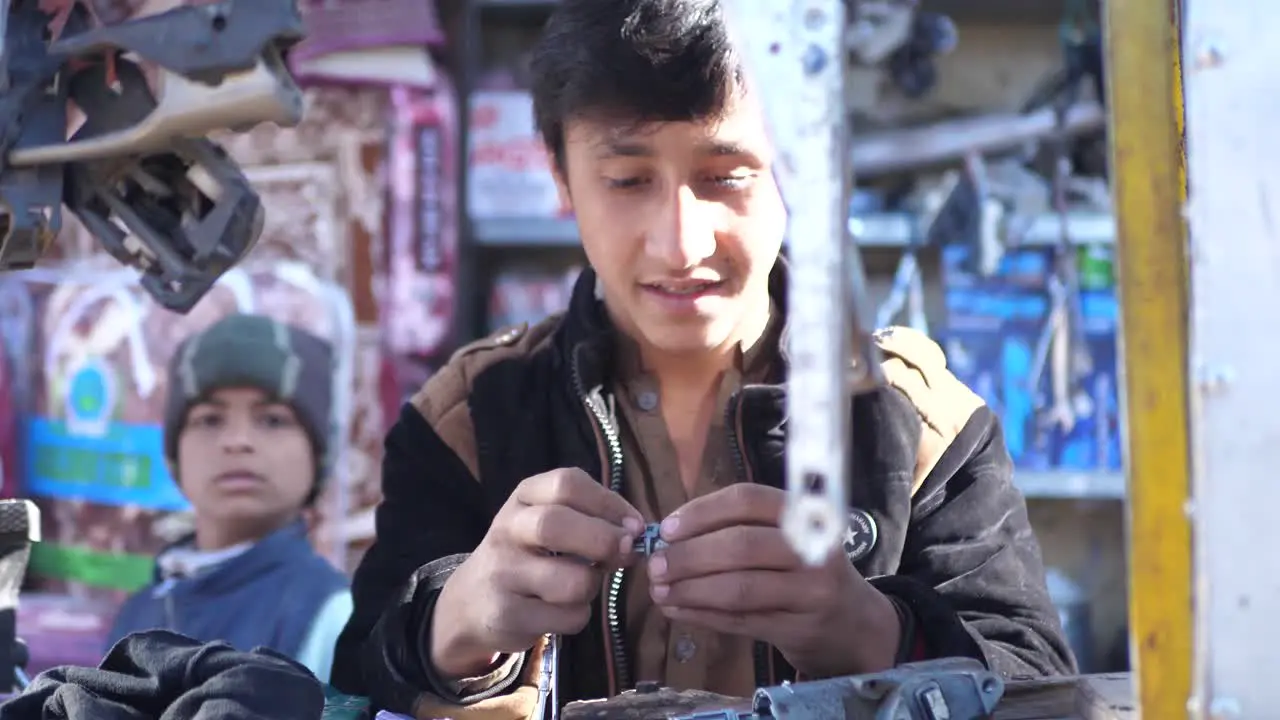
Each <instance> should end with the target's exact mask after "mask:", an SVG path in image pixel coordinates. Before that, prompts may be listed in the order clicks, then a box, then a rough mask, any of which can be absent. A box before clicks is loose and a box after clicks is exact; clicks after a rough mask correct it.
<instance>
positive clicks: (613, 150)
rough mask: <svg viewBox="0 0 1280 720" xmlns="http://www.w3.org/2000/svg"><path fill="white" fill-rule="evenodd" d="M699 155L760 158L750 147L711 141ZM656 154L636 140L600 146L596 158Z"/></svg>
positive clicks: (640, 156)
mask: <svg viewBox="0 0 1280 720" xmlns="http://www.w3.org/2000/svg"><path fill="white" fill-rule="evenodd" d="M696 151H697V153H698V154H699V155H705V156H709V157H743V158H750V159H752V160H753V161H756V162H759V161H760V156H759V154H758V153H756V152H755V151H754V150H752V149H751V148H750V147H748V146H746V145H743V144H742V143H738V142H733V141H727V140H709V141H707V142H704V143H699V144H698V146H697V149H696ZM655 154H656V153H655V152H654V150H653V148H652V147H651V146H649V145H646V144H645V143H641V142H636V141H634V140H631V141H628V140H607V141H604V142H601V143H600V144H599V145H598V148H597V153H596V156H597V157H599V158H600V159H608V158H615V157H639V158H644V157H653V156H654V155H655Z"/></svg>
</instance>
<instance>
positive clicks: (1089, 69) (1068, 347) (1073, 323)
mask: <svg viewBox="0 0 1280 720" xmlns="http://www.w3.org/2000/svg"><path fill="white" fill-rule="evenodd" d="M1094 34H1095V33H1093V32H1092V31H1091V30H1090V26H1089V25H1088V23H1087V18H1085V13H1084V1H1083V0H1073V1H1072V2H1070V3H1068V6H1067V8H1066V14H1065V15H1064V19H1063V22H1062V24H1061V28H1060V38H1061V40H1062V43H1063V45H1062V47H1063V64H1064V68H1065V70H1064V76H1063V80H1062V83H1061V85H1060V86H1059V87H1058V88H1057V95H1056V96H1054V97H1053V98H1052V107H1053V111H1054V114H1055V119H1056V121H1057V126H1058V132H1057V133H1055V135H1054V137H1053V138H1052V140H1051V154H1052V158H1053V171H1052V172H1053V175H1052V178H1051V186H1052V204H1053V211H1054V213H1055V214H1056V215H1057V216H1058V223H1059V236H1058V243H1057V245H1056V247H1055V248H1054V250H1053V277H1052V278H1051V279H1050V282H1049V288H1048V290H1049V297H1050V303H1049V312H1048V315H1047V317H1046V320H1045V326H1044V330H1043V331H1042V334H1041V336H1040V338H1039V341H1038V342H1037V347H1036V351H1035V355H1034V358H1035V360H1034V361H1033V364H1032V371H1031V373H1030V374H1029V375H1028V378H1027V383H1028V389H1029V390H1030V391H1031V392H1032V393H1033V396H1034V397H1037V398H1042V397H1043V394H1042V393H1041V392H1040V385H1041V382H1042V379H1043V374H1044V371H1045V365H1046V358H1047V364H1048V372H1049V376H1050V377H1049V385H1050V388H1049V393H1048V398H1047V399H1042V400H1041V401H1040V402H1039V403H1038V408H1037V409H1038V413H1039V415H1040V422H1039V425H1040V428H1041V430H1042V431H1043V432H1045V433H1049V432H1054V431H1055V430H1059V429H1060V430H1061V431H1062V432H1063V433H1069V432H1071V430H1072V429H1073V428H1074V427H1075V422H1076V418H1077V416H1078V415H1079V414H1084V413H1087V412H1089V411H1090V410H1091V405H1092V403H1091V402H1090V401H1089V400H1088V391H1087V389H1085V388H1084V386H1083V384H1084V379H1085V377H1086V376H1087V375H1088V374H1089V373H1091V372H1092V371H1093V358H1092V357H1091V356H1090V354H1089V347H1088V344H1087V341H1086V337H1085V332H1084V309H1083V305H1082V301H1081V295H1080V278H1079V257H1078V253H1077V249H1076V247H1075V244H1074V243H1073V242H1072V238H1071V217H1070V208H1069V206H1068V203H1067V189H1068V186H1069V184H1070V182H1071V175H1072V162H1071V146H1070V140H1069V138H1068V137H1067V133H1066V117H1067V113H1068V112H1069V111H1070V109H1071V108H1072V107H1073V106H1074V105H1075V103H1076V102H1077V101H1078V99H1079V97H1080V89H1081V86H1082V85H1083V83H1084V81H1085V79H1086V77H1087V76H1088V75H1089V74H1090V73H1099V74H1100V72H1101V67H1100V65H1098V64H1095V63H1092V62H1091V61H1090V60H1089V58H1090V53H1089V50H1088V48H1089V47H1090V46H1091V43H1092V42H1093V41H1092V40H1091V39H1090V38H1092V37H1093V36H1094ZM1099 42H1100V41H1099ZM1095 83H1096V85H1095V88H1096V89H1095V92H1101V85H1100V84H1097V83H1101V80H1098V79H1097V78H1095Z"/></svg>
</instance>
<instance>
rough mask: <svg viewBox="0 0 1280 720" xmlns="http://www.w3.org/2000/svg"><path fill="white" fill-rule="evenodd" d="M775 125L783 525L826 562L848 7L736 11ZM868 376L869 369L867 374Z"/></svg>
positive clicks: (844, 344) (838, 495)
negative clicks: (784, 216)
mask: <svg viewBox="0 0 1280 720" xmlns="http://www.w3.org/2000/svg"><path fill="white" fill-rule="evenodd" d="M726 9H727V11H728V13H729V14H730V16H731V17H730V20H731V22H732V23H733V29H734V32H735V34H736V36H737V41H738V44H739V47H740V48H742V52H743V54H744V59H745V61H746V63H747V66H748V69H749V76H750V80H749V82H750V83H751V85H752V88H753V90H754V91H755V94H756V95H757V97H758V98H760V102H761V104H762V105H763V107H764V110H765V112H766V114H767V116H768V121H769V124H770V130H771V132H772V136H773V145H774V151H775V158H774V159H775V163H774V166H775V174H776V177H777V179H778V182H779V185H780V186H781V188H782V193H783V197H784V198H785V200H786V203H787V209H788V215H789V218H788V233H787V244H788V255H789V260H790V265H791V283H790V290H789V297H788V307H787V320H788V333H787V339H786V343H787V344H786V350H787V353H788V357H789V361H790V363H789V367H790V375H789V377H788V395H787V417H788V429H787V492H788V503H787V508H786V510H785V511H784V513H783V517H782V528H783V532H784V533H785V534H786V536H787V538H788V540H790V542H791V544H792V546H793V547H794V548H795V549H796V551H797V552H798V553H799V554H800V556H801V557H802V558H804V559H805V560H806V561H807V562H810V563H813V564H818V563H821V562H823V561H824V560H825V559H826V558H827V557H828V556H829V554H830V552H831V550H833V549H834V548H835V547H837V546H838V545H839V544H840V543H841V542H842V540H843V538H844V533H845V530H846V528H847V523H848V514H847V502H846V496H847V488H846V482H847V477H848V472H847V467H848V464H847V463H848V450H847V448H846V443H847V441H848V437H849V432H848V426H849V404H848V397H849V393H848V388H847V384H848V374H849V370H848V368H849V367H850V347H851V343H850V333H851V323H850V321H849V305H850V299H851V295H850V278H851V271H852V270H851V264H850V262H849V257H848V256H849V255H850V253H851V252H852V248H851V244H850V242H849V238H848V207H849V205H848V196H849V186H850V184H851V182H852V178H851V177H850V173H849V172H848V171H847V169H846V167H845V161H844V158H847V157H848V141H849V137H848V130H847V127H846V121H845V108H844V76H845V69H846V63H847V61H846V58H845V54H846V53H845V48H844V34H845V5H844V3H843V2H842V1H841V0H738V1H737V2H732V3H729V2H726ZM860 367H861V368H865V364H864V365H862V366H860Z"/></svg>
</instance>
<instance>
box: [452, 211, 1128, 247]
mask: <svg viewBox="0 0 1280 720" xmlns="http://www.w3.org/2000/svg"><path fill="white" fill-rule="evenodd" d="M913 225H914V223H913V218H912V216H911V215H910V214H909V213H881V214H875V215H864V216H861V217H856V218H853V219H851V220H850V221H849V229H850V230H851V231H852V232H853V234H854V236H855V237H857V238H858V240H859V244H860V245H862V246H863V247H869V248H899V247H906V246H907V245H909V244H910V243H911V239H912V237H913V236H914V235H915V231H914V227H913ZM471 230H472V239H473V240H474V241H475V242H476V243H477V244H479V245H484V246H487V247H567V246H573V245H576V244H577V243H578V229H577V226H575V225H574V222H573V218H476V219H473V220H472V221H471ZM1060 232H1061V230H1060V222H1059V219H1058V216H1056V215H1041V216H1039V217H1036V218H1035V219H1034V220H1033V221H1032V224H1031V227H1030V228H1029V229H1028V231H1027V233H1026V235H1025V237H1024V240H1023V245H1024V246H1025V245H1030V246H1045V245H1053V244H1055V243H1057V242H1058V237H1059V234H1060ZM1067 232H1068V234H1069V236H1070V237H1071V239H1072V241H1073V242H1075V243H1076V244H1079V245H1107V244H1110V243H1111V242H1112V241H1113V240H1114V239H1115V219H1114V218H1112V216H1111V215H1109V214H1107V213H1081V212H1077V213H1072V214H1071V215H1069V216H1068V225H1067Z"/></svg>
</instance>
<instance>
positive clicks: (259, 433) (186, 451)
mask: <svg viewBox="0 0 1280 720" xmlns="http://www.w3.org/2000/svg"><path fill="white" fill-rule="evenodd" d="M177 462H178V477H179V479H180V482H181V485H182V491H183V492H184V493H185V494H186V496H187V498H188V499H189V500H190V501H191V505H192V507H193V508H194V509H195V511H196V514H197V515H200V516H203V517H205V518H208V519H209V520H211V521H214V522H217V523H220V524H221V523H226V524H227V526H229V529H230V526H235V527H237V528H239V529H241V530H243V531H246V532H249V533H252V532H254V531H255V530H256V529H259V528H260V529H261V530H263V531H266V532H270V530H272V529H275V528H276V527H278V526H279V525H280V524H282V523H283V522H287V521H289V520H291V519H292V518H293V517H295V516H296V515H297V514H298V512H299V510H300V509H301V508H302V505H303V502H304V501H305V500H306V498H307V495H308V494H309V493H310V492H311V486H312V484H313V483H314V482H315V459H314V457H313V456H312V448H311V441H310V440H309V439H308V437H307V433H306V431H305V430H303V428H302V425H300V424H299V423H298V419H297V417H296V416H295V415H294V412H293V409H292V408H290V407H289V406H287V405H282V404H280V403H276V402H272V401H271V399H270V398H269V397H268V396H267V395H266V394H265V393H263V392H262V391H260V390H257V389H252V388H228V389H222V390H218V391H216V392H214V393H213V394H212V396H210V398H209V400H208V401H207V402H203V403H200V404H198V405H195V406H193V407H192V408H191V410H190V412H189V413H188V414H187V421H186V424H185V425H184V426H183V429H182V434H181V435H180V436H179V437H178V458H177Z"/></svg>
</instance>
